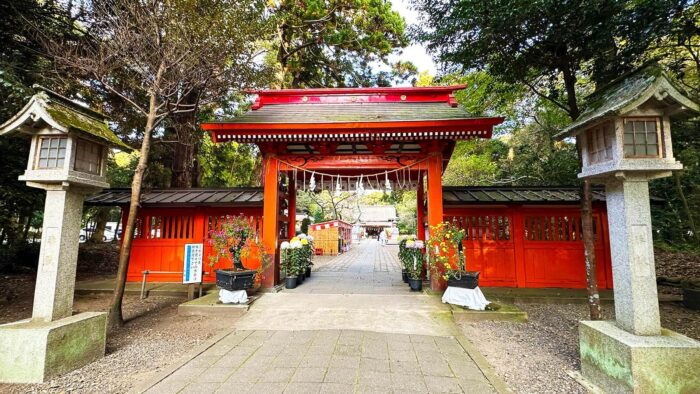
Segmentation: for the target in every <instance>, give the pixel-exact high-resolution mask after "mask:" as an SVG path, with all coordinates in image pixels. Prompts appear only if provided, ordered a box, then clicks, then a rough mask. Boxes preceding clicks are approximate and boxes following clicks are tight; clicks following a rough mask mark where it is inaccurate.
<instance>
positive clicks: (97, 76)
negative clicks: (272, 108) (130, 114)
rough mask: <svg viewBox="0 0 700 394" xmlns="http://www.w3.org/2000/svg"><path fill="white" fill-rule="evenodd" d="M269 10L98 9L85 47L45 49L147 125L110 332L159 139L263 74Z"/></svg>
mask: <svg viewBox="0 0 700 394" xmlns="http://www.w3.org/2000/svg"><path fill="white" fill-rule="evenodd" d="M263 6H264V5H263V4H262V3H261V2H258V1H243V2H240V1H225V0H177V1H165V0H149V1H130V0H113V1H110V2H93V3H92V8H90V9H88V10H86V13H85V17H84V20H82V21H81V22H82V23H81V24H80V26H83V28H82V29H83V30H81V32H82V33H83V38H84V40H83V41H82V42H80V43H78V44H75V43H74V42H69V41H58V42H56V41H48V40H47V41H46V42H45V45H46V48H47V50H48V52H49V53H50V54H51V56H52V57H53V58H54V60H55V61H56V62H57V63H58V64H59V65H60V66H62V67H63V69H64V71H65V72H68V73H70V74H72V75H74V76H75V77H77V78H79V79H81V80H83V81H85V83H89V84H95V85H97V86H98V87H99V88H100V89H103V90H105V91H107V92H110V93H111V94H113V95H115V96H117V97H119V98H120V99H121V101H122V102H123V103H124V104H126V105H127V106H128V107H129V108H130V109H131V110H133V111H135V112H136V113H138V114H139V115H140V116H141V117H143V118H144V119H145V124H144V125H143V126H142V129H141V130H139V134H140V135H141V136H142V142H141V147H140V157H139V162H138V165H137V166H136V170H135V172H134V177H133V181H132V184H131V201H130V204H129V210H128V218H127V223H126V227H125V228H124V232H123V234H124V239H123V241H122V248H121V251H120V255H119V268H118V271H117V279H116V283H115V289H114V295H113V299H112V305H111V308H110V314H109V327H110V329H114V328H115V327H118V326H120V325H122V324H123V317H122V297H123V295H124V287H125V284H126V272H127V266H128V262H129V254H130V251H131V245H132V241H133V237H134V228H135V224H136V217H137V214H138V210H139V200H140V197H141V186H142V181H143V178H144V172H145V171H146V168H147V165H148V157H149V151H150V148H151V138H152V136H153V133H154V132H159V131H160V124H161V122H162V121H163V119H165V118H167V117H169V116H172V115H175V114H181V113H187V112H191V111H193V110H194V109H195V106H194V105H192V104H190V103H189V101H187V100H188V98H189V97H190V95H191V94H193V92H194V93H195V94H197V96H198V98H197V101H198V102H207V101H210V100H212V99H214V98H217V97H219V96H221V95H223V94H224V93H226V92H227V91H229V90H236V89H242V88H245V87H248V86H250V83H251V81H254V80H255V77H256V74H257V72H258V71H259V70H258V69H259V62H256V61H255V59H254V58H255V56H256V55H257V54H256V53H255V49H256V46H255V45H253V43H254V42H255V40H256V38H257V37H258V34H259V32H260V29H261V26H260V25H261V23H262V20H261V17H262V15H263V12H262V11H263ZM76 26H77V25H76Z"/></svg>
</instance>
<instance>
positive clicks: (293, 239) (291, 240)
mask: <svg viewBox="0 0 700 394" xmlns="http://www.w3.org/2000/svg"><path fill="white" fill-rule="evenodd" d="M298 240H299V238H298V237H294V238H292V239H290V240H289V242H294V241H298Z"/></svg>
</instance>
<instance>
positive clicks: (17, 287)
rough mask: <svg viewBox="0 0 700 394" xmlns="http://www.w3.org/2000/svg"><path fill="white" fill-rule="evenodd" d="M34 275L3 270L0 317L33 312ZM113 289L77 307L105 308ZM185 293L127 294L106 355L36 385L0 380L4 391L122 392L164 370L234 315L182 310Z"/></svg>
mask: <svg viewBox="0 0 700 394" xmlns="http://www.w3.org/2000/svg"><path fill="white" fill-rule="evenodd" d="M33 282H34V279H33V277H31V276H3V277H2V279H1V280H0V323H5V322H10V321H16V320H19V319H23V318H27V317H29V316H30V315H31V304H32V294H33V288H34V283H33ZM110 297H111V295H110V294H103V295H93V296H78V297H76V300H75V304H74V310H75V311H76V312H82V311H100V310H101V311H104V310H107V308H108V305H109V302H110ZM184 301H185V300H184V299H183V298H174V297H156V296H151V297H148V298H147V299H145V300H140V299H139V297H138V296H126V297H125V299H124V316H125V318H126V319H128V322H127V323H126V325H124V327H122V328H121V329H119V330H117V331H116V332H115V333H114V334H112V335H109V336H108V338H107V354H106V356H105V357H104V358H102V359H100V360H98V361H96V362H94V363H92V364H89V365H87V366H85V367H83V368H81V369H78V370H76V371H73V372H70V373H68V374H66V375H63V376H60V377H58V378H56V379H54V380H51V381H49V382H47V383H44V384H38V385H2V384H0V393H95V392H100V393H124V392H127V391H129V389H131V388H132V387H133V385H134V384H137V383H138V382H140V381H141V380H143V379H145V378H148V376H150V375H151V374H153V373H154V372H157V371H159V370H162V369H163V368H165V367H167V366H168V365H169V364H170V363H171V362H173V361H176V360H177V359H178V358H179V357H180V356H181V355H183V354H185V353H186V352H187V351H190V350H191V349H192V348H193V347H195V346H197V345H198V344H200V343H202V342H203V341H205V340H207V339H208V338H210V337H212V336H213V335H215V334H216V333H218V332H220V331H221V330H223V329H225V328H228V327H231V326H232V325H233V323H234V321H235V319H222V318H217V319H206V318H202V317H196V316H188V317H183V316H178V315H177V305H178V304H180V303H182V302H184Z"/></svg>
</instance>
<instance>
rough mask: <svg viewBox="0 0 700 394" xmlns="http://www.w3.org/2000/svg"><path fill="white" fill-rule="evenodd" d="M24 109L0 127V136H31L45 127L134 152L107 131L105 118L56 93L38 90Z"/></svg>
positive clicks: (42, 89) (43, 89)
mask: <svg viewBox="0 0 700 394" xmlns="http://www.w3.org/2000/svg"><path fill="white" fill-rule="evenodd" d="M38 88H39V89H40V91H39V92H38V93H37V94H35V95H34V96H32V98H31V99H30V100H29V102H28V103H27V105H25V106H24V108H22V110H21V111H19V113H18V114H17V115H15V116H13V117H12V118H10V119H9V120H8V121H7V122H5V123H4V124H2V125H0V135H6V134H8V135H9V134H14V133H17V132H20V133H24V134H29V135H34V134H37V133H39V131H41V130H42V129H43V128H44V127H46V126H49V127H51V128H52V129H54V130H57V131H60V132H62V133H65V134H68V133H69V132H75V133H77V134H82V135H85V136H86V137H88V138H90V139H92V140H96V142H101V143H103V144H104V145H107V146H111V147H113V148H118V149H121V150H133V149H132V148H131V147H130V146H128V145H126V144H125V143H124V142H122V141H121V140H120V139H119V138H118V137H117V136H116V135H115V134H114V132H112V130H110V128H109V126H108V125H107V118H106V117H105V116H104V115H102V114H101V113H99V112H96V111H93V110H91V109H89V108H86V107H84V106H82V105H80V104H78V103H76V102H74V101H72V100H70V99H68V98H66V97H63V96H61V95H60V94H58V93H55V92H52V91H50V90H48V89H46V88H42V87H38Z"/></svg>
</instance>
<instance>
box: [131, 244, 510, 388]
mask: <svg viewBox="0 0 700 394" xmlns="http://www.w3.org/2000/svg"><path fill="white" fill-rule="evenodd" d="M397 252H398V248H397V247H396V246H381V245H379V243H378V242H376V241H365V242H362V243H360V244H359V245H355V246H354V248H353V249H352V250H351V251H350V252H348V253H345V254H343V255H340V256H337V257H334V258H329V257H319V258H317V260H316V266H315V267H314V269H315V270H314V273H313V274H312V277H311V278H310V279H307V281H306V282H305V283H304V284H302V285H301V286H300V287H298V288H297V289H295V290H292V291H289V290H285V291H283V292H281V293H276V294H272V293H267V294H264V295H263V296H262V297H261V298H260V299H259V300H258V301H256V302H255V303H254V304H253V305H252V306H251V308H250V310H249V311H248V312H247V313H246V314H245V315H244V316H243V317H242V318H241V319H240V320H238V321H237V322H236V326H235V328H234V330H232V331H231V333H229V334H227V335H226V336H224V337H222V338H221V339H218V340H216V341H215V343H213V345H211V346H209V347H207V348H206V349H199V350H197V351H195V352H194V353H193V354H192V355H191V357H187V358H186V359H185V361H184V362H182V363H180V364H178V365H175V366H173V367H171V369H170V370H169V371H168V372H166V373H163V374H161V375H160V377H159V378H157V379H155V380H153V381H151V382H149V383H147V384H145V385H143V386H141V388H142V389H147V392H149V393H265V394H272V393H392V392H397V393H398V392H400V393H461V392H469V393H491V392H496V390H495V389H494V387H499V391H503V387H504V385H503V384H502V382H500V381H496V380H495V379H497V378H496V377H495V375H494V374H492V373H491V372H490V370H489V368H486V369H483V371H487V373H486V375H485V374H484V372H482V368H480V366H482V367H483V366H484V359H483V357H482V356H480V355H479V354H478V353H475V350H473V349H472V347H471V346H469V345H468V343H466V342H465V341H464V339H463V337H460V334H459V330H458V329H457V327H456V326H455V324H454V322H453V321H452V316H451V313H450V309H449V306H447V305H444V304H442V303H441V302H440V298H439V297H437V296H429V295H425V294H423V293H416V292H411V291H410V290H409V289H408V286H407V285H405V284H404V283H403V282H402V281H401V268H400V266H399V264H398V259H397V257H396V254H397ZM465 347H466V348H467V349H470V350H469V352H467V351H465ZM470 354H471V355H470ZM475 359H476V360H477V361H475ZM486 376H489V378H487V377H486ZM489 379H491V381H490V380H489ZM141 391H142V390H139V392H141Z"/></svg>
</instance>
